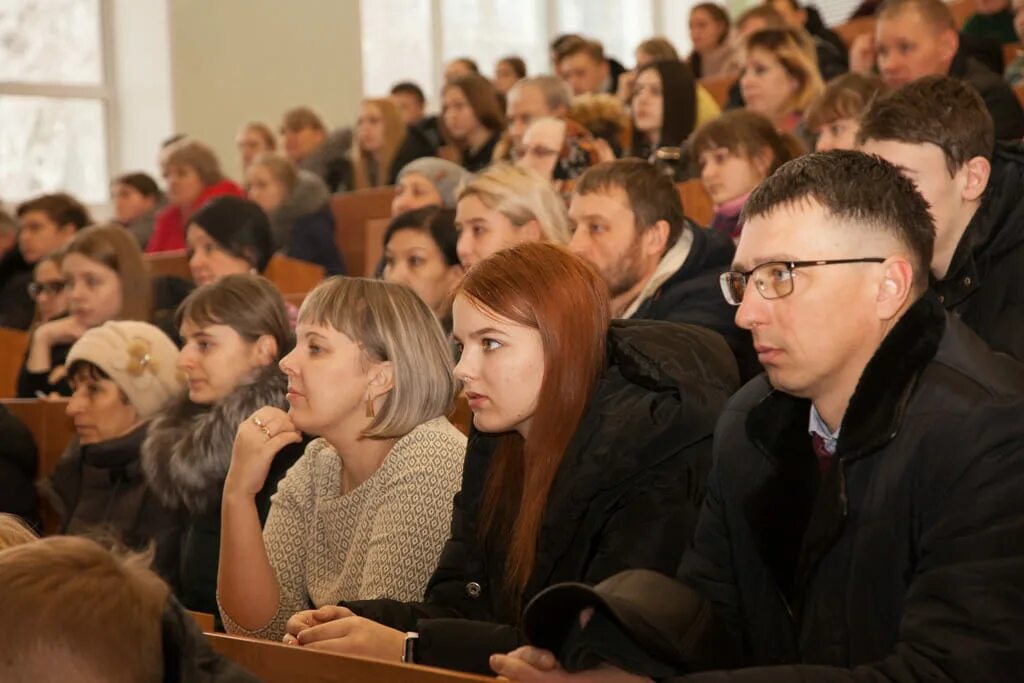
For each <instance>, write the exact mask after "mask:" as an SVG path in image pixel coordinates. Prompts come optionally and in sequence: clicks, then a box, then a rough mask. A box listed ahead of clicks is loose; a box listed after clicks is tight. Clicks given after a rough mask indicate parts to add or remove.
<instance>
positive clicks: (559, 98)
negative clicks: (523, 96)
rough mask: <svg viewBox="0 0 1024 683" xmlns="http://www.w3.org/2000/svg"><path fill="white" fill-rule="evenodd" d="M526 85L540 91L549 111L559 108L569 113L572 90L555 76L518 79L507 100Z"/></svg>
mask: <svg viewBox="0 0 1024 683" xmlns="http://www.w3.org/2000/svg"><path fill="white" fill-rule="evenodd" d="M528 85H532V86H534V87H536V88H539V89H540V91H541V93H543V94H544V101H545V102H547V105H548V109H549V110H551V111H555V110H556V109H558V108H559V107H563V108H565V110H566V111H569V106H570V104H571V103H572V90H570V89H569V84H568V83H566V82H565V81H563V80H562V79H561V78H558V77H557V76H549V75H543V76H529V77H527V78H520V79H519V80H518V81H516V84H515V85H513V86H512V89H511V90H509V93H508V99H510V100H511V99H512V98H513V97H515V96H516V94H517V93H518V92H519V90H520V89H522V88H523V87H525V86H528Z"/></svg>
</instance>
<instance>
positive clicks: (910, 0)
mask: <svg viewBox="0 0 1024 683" xmlns="http://www.w3.org/2000/svg"><path fill="white" fill-rule="evenodd" d="M908 9H913V10H917V13H918V14H919V15H921V17H922V18H923V19H924V20H925V21H926V22H928V23H929V24H931V25H932V27H933V28H934V29H935V30H936V32H941V31H956V30H957V26H956V19H955V18H954V17H953V12H952V11H950V9H949V5H947V4H946V3H945V2H943V0H885V2H883V3H882V5H881V7H879V8H878V9H877V10H876V12H875V16H876V17H878V20H879V21H881V20H882V19H887V18H889V17H894V16H896V15H898V14H902V13H903V12H905V11H906V10H908Z"/></svg>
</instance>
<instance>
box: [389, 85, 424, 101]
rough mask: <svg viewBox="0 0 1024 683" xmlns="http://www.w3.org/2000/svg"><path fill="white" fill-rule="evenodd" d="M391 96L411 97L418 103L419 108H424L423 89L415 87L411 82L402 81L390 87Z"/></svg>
mask: <svg viewBox="0 0 1024 683" xmlns="http://www.w3.org/2000/svg"><path fill="white" fill-rule="evenodd" d="M391 94H392V95H412V96H413V97H415V98H416V101H417V102H419V103H420V106H421V107H422V106H425V105H426V103H427V98H426V96H425V95H424V94H423V88H421V87H420V86H418V85H416V84H415V83H413V82H412V81H402V82H401V83H395V84H394V85H393V86H391Z"/></svg>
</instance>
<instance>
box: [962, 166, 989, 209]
mask: <svg viewBox="0 0 1024 683" xmlns="http://www.w3.org/2000/svg"><path fill="white" fill-rule="evenodd" d="M961 172H963V173H964V178H963V189H962V190H961V191H960V196H961V197H963V199H964V200H965V201H980V200H981V195H982V194H984V192H985V188H986V187H988V179H989V177H990V176H991V175H992V164H991V163H990V162H989V160H988V159H986V158H985V157H971V158H970V159H968V160H967V163H966V164H964V165H963V168H961Z"/></svg>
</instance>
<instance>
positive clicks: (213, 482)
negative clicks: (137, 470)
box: [142, 365, 288, 514]
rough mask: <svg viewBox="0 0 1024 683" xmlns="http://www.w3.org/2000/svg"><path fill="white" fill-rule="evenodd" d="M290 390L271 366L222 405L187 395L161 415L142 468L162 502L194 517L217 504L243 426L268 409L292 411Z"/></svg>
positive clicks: (153, 424)
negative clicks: (287, 394) (288, 397)
mask: <svg viewBox="0 0 1024 683" xmlns="http://www.w3.org/2000/svg"><path fill="white" fill-rule="evenodd" d="M287 386H288V380H287V378H286V377H285V375H284V374H283V373H282V372H281V371H280V370H279V369H278V367H277V365H270V366H267V367H266V368H265V369H263V370H262V371H261V372H260V374H259V375H257V376H256V378H255V379H254V380H253V381H252V382H251V383H249V384H245V385H242V386H240V387H238V388H237V389H235V391H234V392H233V393H232V394H230V395H229V396H228V397H227V398H225V399H224V400H223V401H221V402H220V403H217V404H215V405H213V406H201V405H197V404H195V403H192V402H191V401H189V400H188V394H185V395H183V396H182V397H181V398H180V399H178V400H177V401H176V402H175V403H173V404H171V405H170V406H169V407H168V408H167V409H166V410H164V412H163V413H161V414H160V415H159V416H157V417H156V418H155V419H154V420H153V421H152V422H151V423H150V425H149V433H148V434H147V435H146V440H145V442H143V444H142V467H143V470H144V471H145V473H146V478H147V479H148V481H149V485H150V488H151V489H152V490H153V492H154V493H155V494H156V496H157V497H158V498H159V499H160V500H161V502H163V503H164V504H165V505H167V506H169V507H173V508H180V507H184V508H186V509H187V510H188V511H189V512H190V513H191V514H203V513H205V512H209V511H210V510H211V509H212V508H213V506H215V505H217V504H218V501H219V500H220V498H221V490H222V488H223V486H224V478H225V477H226V476H227V473H228V466H229V465H230V464H231V447H232V444H234V441H235V431H236V430H237V429H238V425H239V424H241V422H242V421H243V420H245V419H246V418H247V417H249V415H251V414H252V413H254V412H255V411H256V410H257V409H258V408H261V407H263V406H267V405H271V406H276V407H278V408H281V409H283V410H287V409H288V405H287V402H286V401H285V391H286V389H287Z"/></svg>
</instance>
